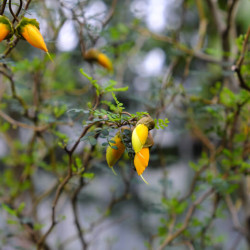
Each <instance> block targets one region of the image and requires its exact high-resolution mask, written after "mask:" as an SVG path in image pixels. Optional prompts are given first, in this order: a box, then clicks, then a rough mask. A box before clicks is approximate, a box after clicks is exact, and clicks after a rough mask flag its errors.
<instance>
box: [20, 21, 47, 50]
mask: <svg viewBox="0 0 250 250" xmlns="http://www.w3.org/2000/svg"><path fill="white" fill-rule="evenodd" d="M16 32H17V36H19V37H22V38H24V39H25V40H26V41H27V42H28V43H30V44H31V45H32V46H34V47H36V48H38V49H41V50H43V51H45V52H46V53H48V49H47V47H46V44H45V42H44V40H43V37H42V35H41V33H40V31H39V23H38V22H37V21H36V19H29V18H26V17H24V18H23V19H22V20H21V21H20V22H19V24H18V25H17V27H16Z"/></svg>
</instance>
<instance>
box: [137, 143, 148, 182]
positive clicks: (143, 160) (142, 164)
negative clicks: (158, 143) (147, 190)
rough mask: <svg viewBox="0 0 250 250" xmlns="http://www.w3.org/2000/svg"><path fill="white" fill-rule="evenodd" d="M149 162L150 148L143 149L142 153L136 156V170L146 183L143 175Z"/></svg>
mask: <svg viewBox="0 0 250 250" xmlns="http://www.w3.org/2000/svg"><path fill="white" fill-rule="evenodd" d="M148 162H149V148H142V149H141V150H140V152H138V153H136V154H135V158H134V165H135V169H136V172H137V174H138V175H139V176H141V178H142V179H143V181H144V182H146V181H145V179H144V178H143V176H142V173H143V172H144V170H145V169H146V167H147V166H148ZM146 183H147V182H146ZM147 184H148V183H147Z"/></svg>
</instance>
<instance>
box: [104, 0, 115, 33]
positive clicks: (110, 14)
mask: <svg viewBox="0 0 250 250" xmlns="http://www.w3.org/2000/svg"><path fill="white" fill-rule="evenodd" d="M116 4H117V0H113V2H112V5H111V9H110V11H109V13H108V15H107V17H106V18H105V20H104V21H103V23H102V28H104V27H105V26H106V25H107V24H108V23H109V22H110V20H111V19H112V17H113V15H114V12H115V7H116Z"/></svg>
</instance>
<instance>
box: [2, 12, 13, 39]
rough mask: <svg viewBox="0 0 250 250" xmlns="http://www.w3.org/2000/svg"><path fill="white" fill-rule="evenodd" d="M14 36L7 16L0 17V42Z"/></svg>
mask: <svg viewBox="0 0 250 250" xmlns="http://www.w3.org/2000/svg"><path fill="white" fill-rule="evenodd" d="M12 35H13V27H12V24H11V22H10V20H9V19H8V18H7V17H6V16H1V15H0V42H1V41H3V40H4V39H6V38H9V37H10V36H12Z"/></svg>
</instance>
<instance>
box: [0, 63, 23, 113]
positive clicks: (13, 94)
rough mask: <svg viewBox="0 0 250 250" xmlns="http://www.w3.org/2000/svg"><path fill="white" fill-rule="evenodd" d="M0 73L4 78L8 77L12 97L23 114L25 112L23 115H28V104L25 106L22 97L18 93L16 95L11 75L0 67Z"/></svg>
mask: <svg viewBox="0 0 250 250" xmlns="http://www.w3.org/2000/svg"><path fill="white" fill-rule="evenodd" d="M5 68H7V66H5ZM0 74H3V75H4V76H5V77H6V78H8V79H9V81H10V84H11V85H10V87H11V93H12V97H13V98H14V99H16V100H17V101H18V102H19V103H20V104H21V106H22V107H23V109H24V114H25V116H28V106H27V104H26V103H25V101H24V100H23V98H22V97H20V96H19V95H17V93H16V87H15V82H14V79H13V76H12V75H10V74H8V73H6V72H5V71H4V70H1V69H0Z"/></svg>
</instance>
